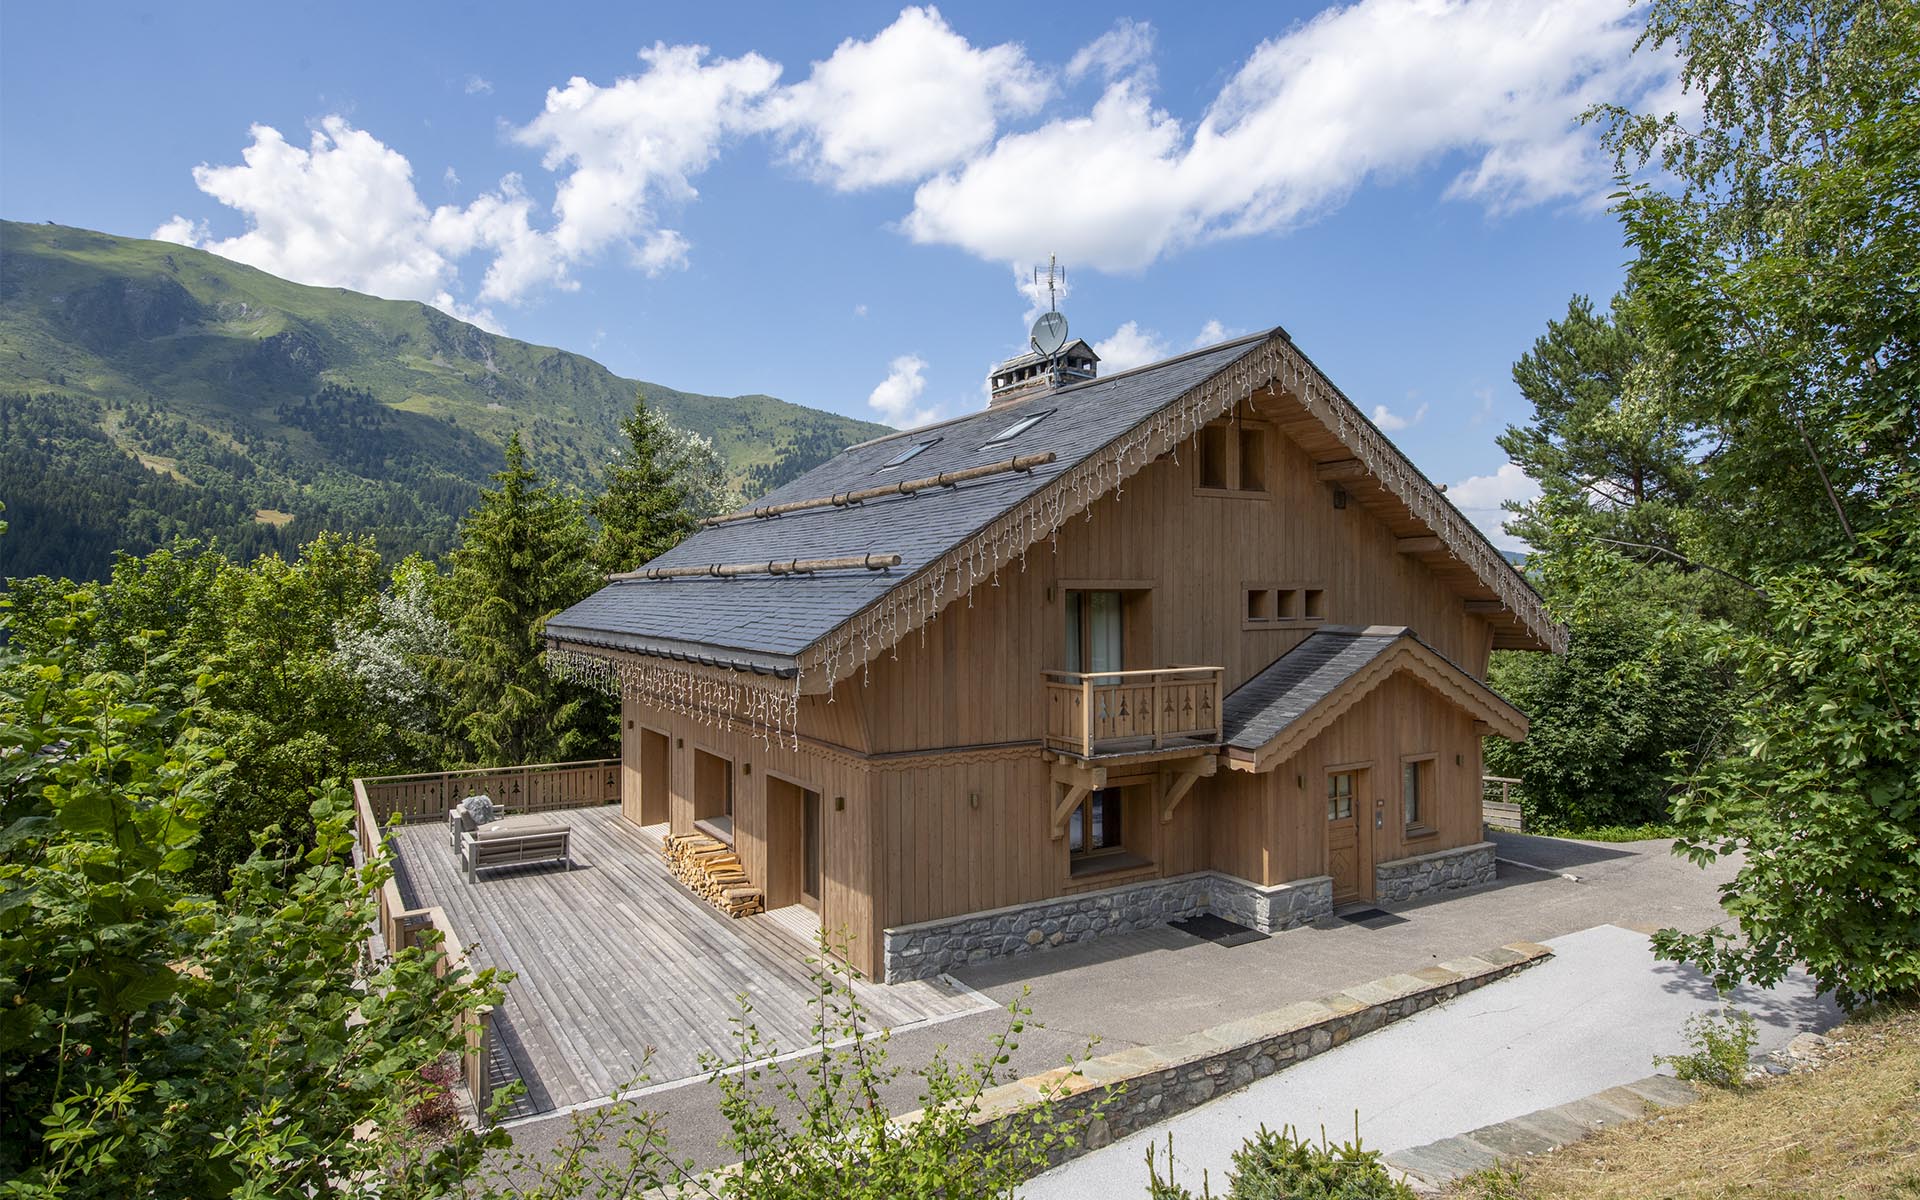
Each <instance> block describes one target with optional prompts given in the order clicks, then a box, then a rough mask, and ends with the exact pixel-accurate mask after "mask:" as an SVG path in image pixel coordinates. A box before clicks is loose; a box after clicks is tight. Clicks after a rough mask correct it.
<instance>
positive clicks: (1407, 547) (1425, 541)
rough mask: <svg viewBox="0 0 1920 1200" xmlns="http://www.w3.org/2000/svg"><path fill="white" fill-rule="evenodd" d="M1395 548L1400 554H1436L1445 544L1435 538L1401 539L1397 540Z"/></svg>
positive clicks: (1443, 548) (1445, 546)
mask: <svg viewBox="0 0 1920 1200" xmlns="http://www.w3.org/2000/svg"><path fill="white" fill-rule="evenodd" d="M1396 548H1397V549H1398V550H1399V551H1400V553H1402V554H1438V553H1439V552H1440V551H1442V550H1445V549H1446V548H1447V544H1446V543H1445V542H1443V541H1441V540H1440V539H1439V538H1438V537H1436V536H1428V537H1403V538H1400V539H1398V544H1397V546H1396Z"/></svg>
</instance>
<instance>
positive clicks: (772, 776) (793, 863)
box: [764, 771, 827, 926]
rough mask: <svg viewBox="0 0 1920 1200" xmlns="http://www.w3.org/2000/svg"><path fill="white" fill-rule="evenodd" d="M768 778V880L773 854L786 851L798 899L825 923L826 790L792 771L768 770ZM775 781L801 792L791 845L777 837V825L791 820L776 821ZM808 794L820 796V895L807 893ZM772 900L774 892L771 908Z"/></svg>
mask: <svg viewBox="0 0 1920 1200" xmlns="http://www.w3.org/2000/svg"><path fill="white" fill-rule="evenodd" d="M766 779H767V784H766V787H765V789H764V790H765V792H766V796H767V822H766V828H767V834H766V855H767V875H768V879H769V881H771V880H772V877H773V874H774V865H773V864H774V857H775V856H776V855H787V856H788V858H787V861H786V864H785V868H784V869H787V870H791V871H792V879H793V890H792V896H793V897H794V900H795V902H796V903H798V904H801V905H803V906H804V907H806V908H808V909H811V910H812V911H813V914H814V915H815V916H817V917H820V918H821V924H822V925H823V926H824V925H825V923H826V922H825V914H826V907H827V899H826V890H827V846H826V832H827V830H826V825H827V812H826V808H827V797H826V793H825V792H824V791H822V790H821V789H820V788H818V787H816V786H814V785H813V784H810V783H808V782H806V781H805V780H802V779H799V778H797V777H795V776H793V775H789V774H787V773H786V772H785V771H768V772H766ZM776 783H778V784H782V785H784V786H786V787H790V788H792V789H793V790H794V791H795V792H797V793H798V796H797V803H798V808H797V811H795V813H794V814H793V819H792V821H791V823H790V832H791V834H792V841H791V845H790V846H789V845H783V844H781V843H780V842H777V841H776V840H775V838H774V830H775V828H776V827H778V826H788V825H789V822H786V821H779V822H776V821H775V819H774V811H773V810H774V802H773V785H774V784H776ZM808 796H817V797H819V800H820V820H819V822H818V828H817V830H816V831H815V832H816V834H817V835H818V837H819V838H820V846H819V851H820V893H821V894H820V895H818V896H809V895H807V797H808ZM783 840H784V839H783ZM783 899H784V896H783ZM772 901H773V897H772V895H771V894H769V896H768V907H770V908H771V907H774V905H773V903H772ZM809 901H811V903H809Z"/></svg>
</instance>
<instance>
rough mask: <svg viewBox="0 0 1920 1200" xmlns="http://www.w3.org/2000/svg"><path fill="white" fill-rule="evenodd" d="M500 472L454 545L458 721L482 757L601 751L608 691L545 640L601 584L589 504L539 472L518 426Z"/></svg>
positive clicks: (553, 757)
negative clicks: (582, 681)
mask: <svg viewBox="0 0 1920 1200" xmlns="http://www.w3.org/2000/svg"><path fill="white" fill-rule="evenodd" d="M493 478H494V482H495V484H496V485H497V486H496V487H495V488H494V489H492V490H490V491H487V492H484V493H482V494H481V497H480V503H479V504H478V505H477V506H476V507H475V508H474V510H473V511H472V512H470V513H469V514H467V518H466V520H465V521H464V522H462V523H461V526H460V544H459V546H458V547H457V548H456V549H455V550H454V551H453V554H452V555H451V559H452V563H453V575H452V578H451V580H450V586H449V587H448V589H447V594H448V596H449V597H450V600H449V603H450V606H451V608H452V609H453V611H452V612H451V613H450V614H449V620H450V624H451V625H452V626H453V637H454V643H455V654H454V657H453V658H451V659H450V660H447V661H446V662H444V663H443V664H442V668H441V674H442V676H443V679H444V681H445V683H446V685H447V688H448V690H449V692H450V693H451V694H452V696H453V700H454V720H453V725H454V727H455V729H456V730H457V731H458V732H459V734H460V736H461V737H462V738H463V739H464V740H465V742H466V743H467V746H468V749H469V752H470V754H471V756H472V757H473V758H474V759H476V760H477V761H478V762H479V763H480V765H482V766H511V765H516V764H522V763H535V762H560V761H565V760H568V759H573V758H580V757H587V756H589V755H595V754H600V753H604V752H606V749H607V747H608V746H609V745H610V743H611V740H612V733H613V723H612V714H611V711H610V709H609V707H608V705H607V702H606V701H605V700H604V699H603V698H601V697H600V696H598V695H597V694H595V693H593V692H591V691H588V690H586V689H584V688H581V687H579V686H577V685H574V684H570V683H567V682H565V681H563V680H560V679H556V678H554V677H553V676H552V675H551V674H549V673H548V671H547V669H546V663H545V660H544V655H543V647H542V642H541V631H542V630H543V629H544V628H545V626H546V623H547V619H548V618H549V617H551V616H553V615H554V614H555V613H557V612H559V611H560V610H561V609H563V608H565V607H567V606H568V605H570V604H573V603H575V602H577V601H579V600H582V599H584V598H585V597H586V596H587V595H588V594H590V593H591V592H592V591H593V590H594V588H595V587H596V586H598V584H599V576H598V573H597V572H596V571H595V570H594V569H593V564H592V557H591V556H592V540H591V538H590V536H589V534H588V532H587V524H586V520H585V517H584V514H583V513H582V512H581V507H580V504H579V502H578V500H576V499H575V498H574V497H572V496H570V495H566V494H563V493H561V492H558V491H556V490H554V489H553V488H552V487H550V486H549V485H547V484H544V483H542V482H541V481H540V477H539V475H538V474H537V473H536V472H535V471H534V470H533V469H532V468H531V467H529V466H528V465H527V456H526V450H525V448H524V447H523V446H522V445H521V443H520V435H519V434H518V433H516V434H514V435H513V437H512V439H511V440H509V441H508V443H507V462H506V469H505V470H503V471H501V472H499V473H498V474H496V475H495V476H494V477H493Z"/></svg>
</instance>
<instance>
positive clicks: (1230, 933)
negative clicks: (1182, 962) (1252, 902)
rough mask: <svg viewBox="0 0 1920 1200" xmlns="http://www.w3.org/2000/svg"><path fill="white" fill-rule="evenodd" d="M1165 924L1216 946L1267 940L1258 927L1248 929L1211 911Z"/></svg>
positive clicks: (1238, 944)
mask: <svg viewBox="0 0 1920 1200" xmlns="http://www.w3.org/2000/svg"><path fill="white" fill-rule="evenodd" d="M1167 924H1168V925H1171V926H1172V927H1173V928H1175V929H1178V930H1179V931H1180V932H1181V933H1184V934H1186V935H1188V936H1189V937H1197V938H1199V939H1200V940H1201V941H1203V942H1212V943H1213V944H1214V945H1216V946H1244V945H1246V944H1247V943H1248V942H1264V941H1266V940H1267V935H1266V934H1264V933H1261V932H1260V931H1259V930H1258V929H1248V928H1247V927H1246V926H1245V925H1242V924H1239V923H1238V922H1235V921H1229V920H1227V919H1226V918H1225V917H1216V916H1214V915H1213V914H1212V913H1201V914H1200V915H1198V916H1194V917H1188V918H1186V919H1185V920H1181V921H1168V922H1167Z"/></svg>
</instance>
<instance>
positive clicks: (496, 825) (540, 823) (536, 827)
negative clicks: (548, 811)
mask: <svg viewBox="0 0 1920 1200" xmlns="http://www.w3.org/2000/svg"><path fill="white" fill-rule="evenodd" d="M566 831H567V827H566V826H565V825H555V824H552V823H550V822H549V821H548V820H547V819H546V818H545V817H535V816H519V817H500V818H499V819H497V820H493V821H489V822H487V823H486V824H485V825H482V826H481V827H480V828H478V829H476V830H473V831H472V833H471V834H470V836H472V837H477V838H479V839H480V840H481V841H483V842H484V841H487V840H488V839H490V838H501V837H519V836H520V835H521V834H524V833H547V832H552V833H565V832H566Z"/></svg>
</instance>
